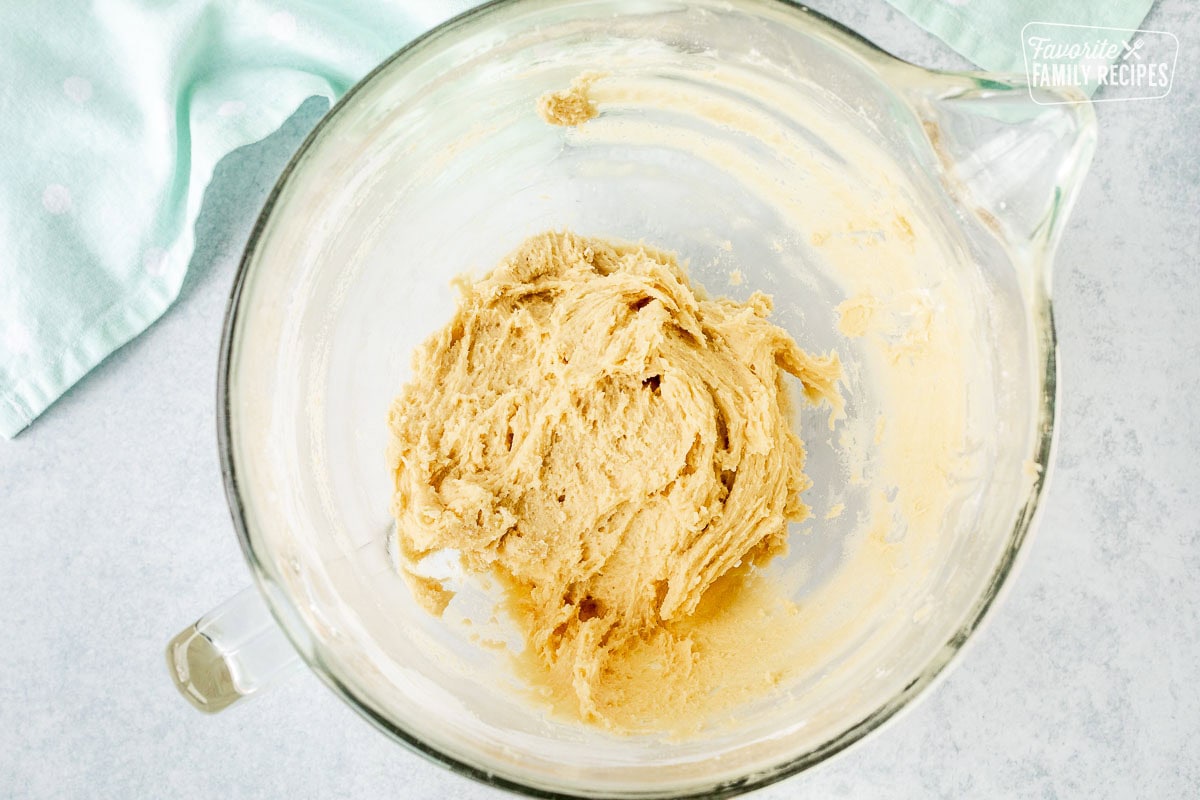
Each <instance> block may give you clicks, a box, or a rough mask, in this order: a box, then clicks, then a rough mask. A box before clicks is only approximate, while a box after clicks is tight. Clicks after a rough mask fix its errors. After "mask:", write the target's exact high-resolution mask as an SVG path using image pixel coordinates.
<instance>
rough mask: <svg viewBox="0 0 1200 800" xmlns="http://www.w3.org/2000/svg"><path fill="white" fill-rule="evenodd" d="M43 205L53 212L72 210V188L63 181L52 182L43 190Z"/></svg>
mask: <svg viewBox="0 0 1200 800" xmlns="http://www.w3.org/2000/svg"><path fill="white" fill-rule="evenodd" d="M42 207H43V208H45V209H46V210H47V211H49V212H50V213H51V214H65V213H67V212H68V211H70V210H71V190H70V189H68V188H67V187H65V186H63V185H62V184H61V183H52V184H50V185H49V186H47V187H46V191H44V192H42Z"/></svg>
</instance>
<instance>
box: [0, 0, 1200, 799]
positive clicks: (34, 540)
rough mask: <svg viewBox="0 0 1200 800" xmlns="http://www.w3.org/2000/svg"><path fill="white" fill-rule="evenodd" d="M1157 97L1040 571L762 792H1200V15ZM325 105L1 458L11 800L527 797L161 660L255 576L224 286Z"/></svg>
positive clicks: (1166, 13) (876, 20) (1097, 294)
mask: <svg viewBox="0 0 1200 800" xmlns="http://www.w3.org/2000/svg"><path fill="white" fill-rule="evenodd" d="M814 6H815V7H817V8H818V9H820V10H823V11H826V12H827V13H830V14H831V15H832V16H834V17H835V18H837V19H840V20H842V21H844V22H846V23H847V24H849V25H850V26H851V27H854V28H857V29H858V30H860V31H862V32H863V33H865V34H866V35H867V36H868V37H870V38H873V39H875V40H876V41H877V42H879V43H880V44H881V45H882V46H884V47H885V48H886V49H889V50H891V51H892V52H894V53H896V54H898V55H900V56H903V57H905V58H908V59H909V60H912V61H915V62H917V63H921V64H925V65H929V66H939V67H955V66H960V65H961V63H962V62H961V60H960V59H958V58H957V57H955V56H954V55H953V54H951V53H950V52H949V51H948V50H947V49H946V48H945V46H944V45H942V44H941V43H940V42H939V41H937V40H936V39H934V38H932V37H931V36H929V35H928V34H925V33H924V32H923V31H921V30H919V29H918V28H916V27H915V26H914V25H913V24H912V23H910V22H909V21H908V20H907V19H906V18H904V17H903V16H901V15H900V14H898V13H897V12H895V11H893V10H891V9H890V8H889V7H887V6H884V5H882V4H881V3H879V2H872V3H869V4H867V8H861V7H859V6H858V5H857V4H854V3H851V2H850V0H844V1H839V2H824V3H815V4H814ZM1143 27H1147V28H1156V29H1160V30H1167V31H1172V32H1174V33H1176V34H1177V35H1178V36H1179V39H1180V41H1181V50H1180V57H1179V62H1178V68H1177V73H1176V77H1175V82H1174V87H1173V89H1172V93H1171V95H1170V97H1169V98H1167V99H1165V100H1159V101H1143V102H1127V103H1112V104H1101V105H1099V106H1098V107H1097V113H1098V116H1099V119H1100V144H1099V149H1098V151H1097V154H1096V160H1095V163H1094V165H1093V167H1092V171H1091V174H1090V175H1089V177H1088V179H1087V182H1086V185H1085V186H1084V189H1083V193H1082V196H1081V198H1080V200H1079V204H1078V206H1077V208H1076V211H1075V214H1074V216H1073V218H1072V219H1071V222H1070V225H1069V228H1068V230H1067V232H1066V236H1065V238H1064V240H1063V243H1062V247H1061V250H1060V252H1059V257H1058V262H1057V271H1056V274H1055V278H1054V286H1055V308H1056V312H1057V322H1058V331H1059V336H1060V357H1061V364H1062V382H1063V388H1062V405H1061V416H1060V423H1059V425H1060V427H1059V433H1060V438H1059V447H1058V465H1057V471H1056V472H1055V474H1054V476H1053V481H1052V484H1051V487H1050V490H1049V494H1048V496H1047V498H1046V500H1045V505H1044V514H1043V517H1042V522H1041V529H1040V533H1039V535H1038V536H1037V537H1036V538H1035V540H1034V541H1033V542H1032V544H1031V546H1030V551H1029V553H1028V559H1027V561H1026V563H1025V567H1024V569H1023V571H1022V572H1021V573H1020V574H1019V575H1018V576H1017V577H1016V579H1015V580H1014V581H1013V582H1012V584H1011V587H1010V588H1011V591H1010V592H1009V594H1008V596H1007V598H1006V600H1005V602H1004V603H1003V604H1002V606H1001V607H1000V608H999V609H998V610H997V612H996V613H995V614H994V615H993V616H992V618H991V620H990V623H989V624H988V625H987V626H985V628H984V630H983V631H982V632H980V633H979V634H978V635H977V637H976V639H975V640H974V642H973V646H972V647H969V648H968V649H967V651H966V652H965V653H964V654H963V656H962V658H961V659H960V661H959V663H958V666H957V669H955V670H954V671H953V672H952V673H951V674H950V675H949V676H948V678H947V679H946V680H944V681H941V682H940V683H939V684H938V685H936V687H935V688H934V689H933V690H932V691H931V692H929V693H928V696H927V697H925V698H924V700H923V702H920V703H919V704H918V705H917V706H916V707H915V708H913V709H911V710H910V711H909V712H907V713H905V714H903V715H902V716H901V717H900V718H899V719H897V720H895V721H894V722H893V724H890V725H888V726H886V727H885V729H884V730H883V731H881V732H879V733H877V734H876V735H873V736H871V737H869V738H868V739H867V740H866V741H864V742H862V743H860V744H859V745H857V746H855V747H853V748H851V749H850V750H849V751H848V752H846V753H844V754H842V755H841V756H839V757H838V758H836V759H834V760H832V761H831V762H827V763H825V764H823V765H821V766H819V767H817V768H816V769H814V770H811V771H810V772H808V773H805V774H803V775H801V776H798V777H795V778H793V779H791V780H788V781H785V782H784V783H782V784H778V785H776V786H774V787H771V788H769V789H767V790H764V791H762V792H760V793H759V794H757V795H755V797H761V798H764V800H765V798H794V797H803V798H825V797H864V798H909V797H914V798H918V797H955V798H958V797H973V798H979V797H984V798H987V797H1032V796H1038V797H1048V798H1053V797H1088V798H1093V797H1121V798H1124V797H1153V798H1168V797H1196V796H1200V668H1198V667H1197V664H1198V663H1200V579H1198V578H1197V576H1200V488H1198V487H1200V412H1198V410H1197V402H1198V398H1200V311H1198V310H1197V301H1200V258H1198V255H1200V158H1198V157H1197V149H1196V137H1197V132H1198V131H1200V91H1198V88H1197V87H1198V85H1200V84H1198V81H1200V74H1198V72H1200V71H1198V68H1197V67H1198V65H1200V53H1197V51H1196V50H1195V49H1194V47H1193V46H1192V45H1193V44H1194V42H1195V41H1196V40H1197V35H1200V15H1198V14H1196V13H1195V12H1193V11H1191V10H1189V9H1188V8H1187V7H1186V0H1171V1H1170V2H1166V3H1162V4H1159V5H1158V6H1157V7H1156V8H1155V9H1154V10H1153V11H1152V12H1151V14H1150V18H1149V19H1148V21H1147V23H1146V24H1145V25H1144V26H1143ZM323 110H324V106H323V105H322V104H320V103H318V102H316V101H310V102H309V103H307V104H305V106H304V107H303V108H302V109H301V110H300V112H299V113H297V115H296V116H295V117H293V119H292V120H291V121H289V122H288V123H287V125H285V126H284V128H283V129H282V130H281V131H280V132H278V133H277V134H275V135H273V136H272V137H270V138H269V139H268V140H266V141H265V142H262V143H259V144H257V145H253V146H251V147H247V148H244V149H242V150H240V151H238V152H235V153H233V154H232V155H230V156H229V157H228V158H226V159H225V160H224V161H223V162H221V164H220V165H219V167H218V169H217V173H216V176H215V178H214V179H213V182H212V185H211V186H210V188H209V190H208V194H207V196H206V199H205V204H204V208H203V211H202V214H201V217H200V221H199V223H198V226H197V234H198V235H197V241H198V248H197V253H196V256H195V258H194V259H193V261H192V264H191V269H190V273H189V276H188V279H187V282H186V284H185V286H184V288H183V292H182V295H181V297H180V299H179V302H178V303H177V304H176V305H175V306H174V307H173V308H172V309H171V310H170V311H169V312H168V313H167V314H166V316H165V317H164V318H163V319H162V320H161V321H160V322H159V323H157V324H156V325H154V326H153V327H152V328H151V329H150V330H149V331H148V332H147V333H146V334H145V335H143V336H141V337H140V338H138V339H136V340H135V341H134V342H133V343H132V344H130V345H128V346H127V347H125V348H124V349H122V350H120V351H119V352H118V353H116V354H115V355H114V356H113V357H111V358H109V359H108V360H107V361H106V362H105V363H104V364H103V365H101V366H100V367H99V368H98V369H96V370H95V371H94V372H93V373H92V374H91V375H89V376H88V377H87V378H85V379H84V380H83V381H82V382H80V384H79V385H77V386H76V387H75V388H74V389H72V390H71V391H70V392H69V393H68V394H67V396H66V397H64V398H63V399H62V400H61V401H59V402H58V403H57V404H55V405H54V406H53V407H52V408H51V409H50V410H49V412H48V413H46V414H45V416H44V417H43V418H42V419H40V420H38V421H37V422H35V423H34V425H33V426H32V427H31V428H30V429H29V430H27V431H26V432H25V433H23V434H21V435H20V437H19V438H17V439H16V440H15V441H14V442H12V443H0V529H2V531H3V532H2V534H0V536H2V542H3V551H2V555H0V610H2V614H3V615H2V619H3V624H4V639H5V641H4V646H3V647H2V648H0V795H4V796H12V797H34V798H42V797H79V798H107V797H114V798H115V797H119V798H131V797H146V798H150V797H154V798H168V797H176V798H208V797H222V798H237V797H263V798H275V797H293V798H308V797H314V798H315V797H385V796H386V797H391V798H425V797H430V798H433V797H436V798H484V797H501V796H504V795H502V793H500V792H498V791H497V790H494V789H489V788H487V787H485V786H482V785H479V784H476V783H473V782H471V781H469V780H467V779H465V778H460V777H458V776H455V775H452V774H451V773H449V772H448V771H446V770H444V769H443V768H441V767H438V766H435V765H433V764H430V763H428V762H426V761H425V760H423V759H421V758H419V757H418V756H416V755H413V754H411V753H409V752H407V751H405V750H403V749H401V748H399V747H397V746H395V745H394V744H392V743H391V742H390V741H389V740H387V739H386V738H385V737H384V736H382V735H381V734H379V733H377V732H376V731H375V730H374V729H372V728H371V727H370V726H369V725H367V724H366V723H365V722H363V721H362V720H361V719H359V718H358V717H357V716H356V715H355V714H354V712H352V711H351V710H350V709H349V708H348V707H346V706H344V705H343V704H342V703H341V702H340V701H339V700H337V699H336V698H335V697H334V696H333V694H332V693H331V692H330V691H328V690H327V689H326V688H325V687H324V686H322V685H321V684H320V683H319V682H318V681H317V680H316V678H314V677H312V676H311V675H309V674H307V673H305V674H303V675H301V676H299V677H296V678H295V679H293V680H291V681H290V682H288V683H287V684H285V685H283V686H281V687H279V688H278V689H276V690H275V691H272V692H269V693H267V694H265V695H264V696H262V697H260V698H258V699H255V700H254V701H253V702H249V703H245V704H243V705H242V706H239V707H237V708H234V709H231V710H230V711H228V712H226V713H224V714H221V715H219V716H216V717H206V716H202V715H201V714H199V713H197V712H195V711H194V710H193V709H192V708H191V707H189V706H188V705H187V704H186V703H185V702H184V701H183V700H182V699H180V698H179V697H178V696H177V695H176V694H175V690H174V688H173V687H172V685H171V683H170V681H169V679H168V677H167V673H166V669H165V664H164V658H163V647H164V645H165V643H166V641H167V640H168V639H169V638H170V637H171V636H172V635H174V634H175V633H176V632H177V631H178V630H179V629H181V628H182V627H183V626H185V625H186V624H188V623H189V622H191V621H192V620H193V619H195V618H196V617H197V616H198V615H199V614H201V613H202V612H204V611H206V610H207V609H208V608H209V607H211V606H213V605H215V604H216V603H217V602H219V601H221V600H223V599H225V598H226V597H227V596H229V595H231V594H232V593H234V592H235V591H237V590H238V589H240V588H242V587H243V586H244V585H245V584H246V583H247V582H248V581H249V573H248V570H247V567H246V565H245V562H244V561H243V559H242V555H241V552H240V550H239V547H238V543H237V541H236V539H235V537H234V535H233V532H232V529H231V526H230V522H229V515H228V512H227V510H226V507H225V500H224V496H223V493H222V489H221V481H220V471H219V468H218V462H217V450H216V441H215V433H214V423H213V418H214V409H213V405H214V387H215V383H216V377H215V372H216V363H217V347H218V339H219V335H220V327H221V320H222V315H223V313H224V309H225V301H226V295H227V292H228V290H229V287H230V284H231V282H232V278H233V273H234V267H235V263H236V259H237V257H238V255H239V250H240V248H241V246H242V245H243V243H244V241H245V239H246V236H247V234H248V232H249V227H250V224H251V221H252V219H253V217H254V215H255V213H256V212H257V209H258V207H259V206H260V204H261V203H262V201H263V200H264V198H265V195H266V192H267V191H268V190H269V188H270V185H271V184H272V182H273V181H274V179H275V177H276V176H277V175H278V173H279V170H280V169H281V168H282V166H283V164H284V162H285V161H286V159H287V157H288V155H289V154H290V152H291V151H292V150H293V149H294V148H295V147H296V146H297V145H298V143H299V141H300V139H301V138H302V136H303V134H304V133H305V132H306V131H307V129H308V128H309V127H311V125H312V124H313V123H314V122H315V121H316V119H317V118H318V117H319V116H320V114H321V112H322V111H323Z"/></svg>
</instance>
